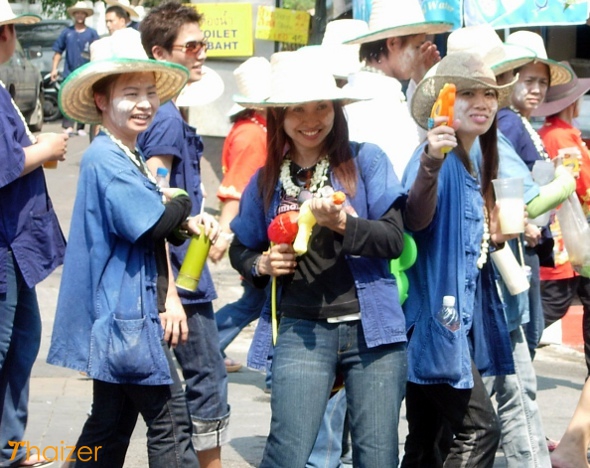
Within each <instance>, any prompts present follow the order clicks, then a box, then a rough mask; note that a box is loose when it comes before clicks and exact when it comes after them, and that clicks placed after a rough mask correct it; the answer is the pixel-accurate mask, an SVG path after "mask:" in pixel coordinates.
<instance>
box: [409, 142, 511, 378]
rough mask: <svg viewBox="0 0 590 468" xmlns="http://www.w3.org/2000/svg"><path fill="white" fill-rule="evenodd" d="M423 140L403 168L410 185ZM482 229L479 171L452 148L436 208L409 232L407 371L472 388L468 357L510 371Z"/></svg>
mask: <svg viewBox="0 0 590 468" xmlns="http://www.w3.org/2000/svg"><path fill="white" fill-rule="evenodd" d="M422 150H423V148H422V147H420V148H419V149H418V151H417V152H416V153H415V154H414V157H413V158H412V160H411V161H410V164H409V165H408V167H407V168H406V172H405V174H404V187H406V188H410V187H411V186H412V184H413V182H414V180H415V178H416V175H417V172H418V167H419V163H420V154H421V152H422ZM482 234H483V198H482V196H481V193H480V189H479V183H478V181H477V179H476V178H474V177H473V176H472V175H471V174H469V173H468V172H467V170H466V169H465V167H464V165H463V163H462V162H461V161H460V160H459V158H458V157H457V156H456V155H455V153H453V152H451V153H449V155H448V156H447V158H446V160H445V162H444V164H443V166H442V168H441V170H440V173H439V176H438V201H437V209H436V213H435V215H434V218H433V220H432V222H431V224H430V225H429V226H428V227H427V228H426V229H424V230H423V231H420V232H416V233H414V239H415V240H416V244H417V247H418V257H417V260H416V263H415V264H414V266H413V267H412V268H410V270H408V271H407V272H406V273H407V275H408V278H409V282H410V287H409V292H408V299H407V300H406V302H405V303H404V312H405V314H406V322H407V328H408V336H409V343H408V371H409V376H408V379H409V381H411V382H414V383H418V384H438V383H447V384H449V385H452V386H453V387H455V388H472V387H473V375H472V372H471V360H472V359H474V361H475V363H476V366H477V367H478V369H482V370H483V371H484V372H485V373H486V374H490V375H495V374H505V373H510V372H512V371H513V368H512V351H511V347H510V340H509V335H508V330H507V328H506V320H505V317H504V312H503V308H502V304H501V302H500V300H499V297H498V294H497V290H496V287H495V283H494V277H493V271H492V270H491V269H490V268H489V267H488V266H487V264H486V268H485V269H484V270H482V275H481V277H480V270H479V269H478V268H477V259H478V257H479V255H480V245H481V238H482ZM443 296H454V297H455V298H456V308H457V311H458V312H459V315H460V318H461V327H460V328H459V329H458V330H456V331H450V330H449V329H447V328H445V327H444V326H443V325H441V324H440V323H439V322H438V321H437V320H436V314H437V312H438V311H439V310H440V308H441V306H442V298H443Z"/></svg>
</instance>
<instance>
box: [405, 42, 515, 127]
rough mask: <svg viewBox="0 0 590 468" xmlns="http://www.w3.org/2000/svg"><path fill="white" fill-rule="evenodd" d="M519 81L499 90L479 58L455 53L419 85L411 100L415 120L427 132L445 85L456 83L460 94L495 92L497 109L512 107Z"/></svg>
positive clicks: (492, 74) (427, 75) (441, 62)
mask: <svg viewBox="0 0 590 468" xmlns="http://www.w3.org/2000/svg"><path fill="white" fill-rule="evenodd" d="M517 80H518V78H515V79H514V80H513V81H512V82H511V83H508V84H506V85H503V86H500V85H498V84H497V82H496V76H495V75H494V72H493V71H492V70H491V69H490V68H489V67H488V66H487V65H486V64H485V63H484V61H483V59H482V58H481V57H480V55H479V54H475V53H471V52H456V53H454V54H449V55H447V56H446V57H444V58H443V59H442V60H441V61H440V62H438V63H437V64H436V65H435V66H434V67H432V68H431V69H430V70H429V71H428V73H427V74H426V76H425V77H424V79H423V80H422V81H420V83H418V86H417V87H416V91H415V92H414V97H413V98H412V105H411V107H412V117H414V120H415V121H416V123H417V124H418V125H420V126H421V127H422V128H427V124H428V118H429V117H430V113H431V110H432V106H433V105H434V103H435V102H436V99H437V98H438V93H439V92H440V90H441V89H442V88H443V86H444V85H445V84H446V83H453V84H454V85H455V86H456V87H457V91H461V90H464V89H478V88H484V89H489V88H491V89H495V90H496V92H497V93H498V106H499V107H505V106H507V105H509V104H510V96H511V94H512V88H513V87H514V84H515V83H516V81H517Z"/></svg>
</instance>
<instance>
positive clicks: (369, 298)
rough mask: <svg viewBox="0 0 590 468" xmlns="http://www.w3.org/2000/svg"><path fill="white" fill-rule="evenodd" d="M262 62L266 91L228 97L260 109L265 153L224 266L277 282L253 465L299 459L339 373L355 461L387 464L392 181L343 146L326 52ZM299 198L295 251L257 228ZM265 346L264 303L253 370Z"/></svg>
mask: <svg viewBox="0 0 590 468" xmlns="http://www.w3.org/2000/svg"><path fill="white" fill-rule="evenodd" d="M271 68H272V70H271V92H270V96H269V98H268V99H266V100H264V101H259V102H252V101H250V102H244V101H241V102H240V104H242V105H252V106H254V105H256V106H260V107H265V108H268V131H269V136H268V155H267V160H266V163H265V165H264V167H263V168H262V169H261V170H260V171H259V172H257V174H256V175H255V176H254V177H253V178H252V180H251V181H250V183H249V184H248V186H247V188H246V190H245V192H244V193H243V194H242V198H241V200H240V212H239V214H238V215H237V217H236V218H235V219H234V220H233V221H232V223H231V229H232V231H233V232H234V233H235V238H234V241H233V243H232V245H231V246H230V260H231V262H232V265H233V266H234V268H236V269H237V270H238V271H239V272H240V274H241V275H242V276H243V277H244V278H245V279H246V280H247V281H250V282H251V283H252V284H254V285H255V286H256V287H260V288H262V287H265V286H266V285H267V284H268V282H269V280H270V277H271V276H274V277H276V278H277V280H278V281H279V285H280V286H279V287H280V291H279V293H278V297H279V298H280V299H279V300H278V306H277V307H278V310H279V313H280V322H279V329H278V337H277V339H276V346H275V348H274V354H273V363H272V394H271V406H272V421H271V428H270V435H269V437H268V439H267V444H266V449H265V452H264V456H263V460H262V463H261V465H260V466H262V467H273V468H274V467H277V466H280V467H282V468H287V467H293V468H302V467H304V466H305V465H306V462H307V460H308V457H309V455H310V453H311V451H312V448H313V445H314V442H315V439H316V435H317V433H318V430H319V427H320V424H321V420H322V416H323V414H324V410H325V408H326V404H327V402H328V398H329V396H330V391H331V389H332V387H333V384H334V379H335V376H336V374H337V373H342V374H343V375H344V381H345V385H346V390H347V402H348V410H349V412H350V421H351V431H352V443H353V457H354V464H355V466H366V467H378V466H379V467H381V466H383V467H393V466H397V463H398V449H397V445H398V444H397V426H398V420H399V409H400V405H401V400H402V398H403V393H404V388H405V380H406V356H405V340H406V337H405V328H404V319H403V314H402V310H401V306H400V304H399V300H398V291H397V287H396V285H395V280H394V279H393V277H392V276H391V274H390V273H389V271H388V266H387V265H388V261H387V259H388V258H394V257H397V256H399V254H400V252H401V250H402V244H403V238H402V235H403V232H402V231H403V225H402V219H401V212H400V210H399V206H398V205H397V204H396V202H398V201H400V197H401V196H402V192H401V187H400V185H399V183H398V179H397V177H396V176H395V174H394V172H393V169H392V166H391V164H390V163H389V161H388V159H387V157H386V156H385V154H384V153H383V152H382V151H381V150H380V149H379V148H378V147H376V146H375V145H372V144H370V143H365V144H358V143H353V142H351V143H349V144H344V143H345V142H348V141H349V140H348V131H347V126H346V119H345V116H344V112H343V108H342V106H343V105H344V104H345V103H346V102H349V101H350V96H348V95H347V94H346V93H345V92H344V91H343V90H342V89H340V88H338V87H337V86H336V82H335V80H334V78H333V76H332V75H331V73H330V71H329V70H328V69H327V68H326V67H325V64H321V63H316V62H314V61H312V60H311V56H310V55H309V54H306V53H298V52H279V53H276V54H274V55H273V56H272V57H271ZM333 190H341V191H344V192H345V193H346V197H347V201H346V202H345V203H344V205H336V204H334V203H333V202H332V201H331V200H332V199H331V198H330V197H329V196H328V195H329V193H330V192H332V191H333ZM321 194H323V195H325V196H324V197H322V196H321ZM410 198H411V197H410ZM418 199H419V200H420V202H421V205H423V203H422V199H420V198H419V197H418ZM305 200H308V201H307V202H305ZM299 203H309V206H310V209H311V212H312V213H313V215H314V217H315V219H316V221H317V224H318V226H316V227H314V228H313V231H312V233H311V238H310V240H309V242H307V246H308V249H307V252H306V253H304V254H302V255H300V256H296V254H295V252H294V249H293V247H292V246H291V245H290V244H278V245H269V238H268V236H267V227H268V226H269V224H270V223H271V221H272V220H273V218H275V216H277V214H278V213H283V212H285V211H291V210H299ZM414 203H415V201H412V200H411V199H410V200H408V205H409V206H410V207H411V206H413V204H414ZM306 206H308V205H306ZM421 208H422V206H421ZM416 211H417V210H416ZM421 211H422V212H424V211H427V210H421ZM271 346H272V340H271V320H270V304H269V303H267V304H266V305H265V308H264V309H263V311H262V314H261V318H260V320H259V322H258V327H257V329H256V332H255V336H254V340H253V343H252V347H251V348H250V353H249V358H248V364H249V366H251V367H254V368H259V369H264V368H265V365H266V361H267V357H268V355H269V350H270V347H271Z"/></svg>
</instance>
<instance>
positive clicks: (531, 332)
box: [522, 247, 545, 359]
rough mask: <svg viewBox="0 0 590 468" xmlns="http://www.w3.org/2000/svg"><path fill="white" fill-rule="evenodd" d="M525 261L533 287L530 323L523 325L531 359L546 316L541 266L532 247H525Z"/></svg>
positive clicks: (531, 290) (530, 298)
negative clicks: (542, 297) (529, 269)
mask: <svg viewBox="0 0 590 468" xmlns="http://www.w3.org/2000/svg"><path fill="white" fill-rule="evenodd" d="M524 263H525V265H528V266H530V267H531V287H530V288H529V311H530V312H529V314H530V320H529V323H526V324H524V325H523V327H522V328H523V331H524V335H525V337H526V341H527V344H528V347H529V353H530V355H531V359H534V358H535V352H536V350H537V346H538V345H539V342H540V341H541V335H543V330H544V329H545V317H544V316H543V305H542V303H541V267H540V266H539V257H538V256H537V254H536V253H535V251H534V250H533V249H531V248H530V247H527V248H525V251H524Z"/></svg>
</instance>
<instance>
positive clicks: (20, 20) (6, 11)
mask: <svg viewBox="0 0 590 468" xmlns="http://www.w3.org/2000/svg"><path fill="white" fill-rule="evenodd" d="M39 21H41V17H40V16H37V15H29V14H26V15H15V14H14V12H13V11H12V7H11V6H10V3H8V0H0V26H4V25H5V24H33V23H38V22H39Z"/></svg>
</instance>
